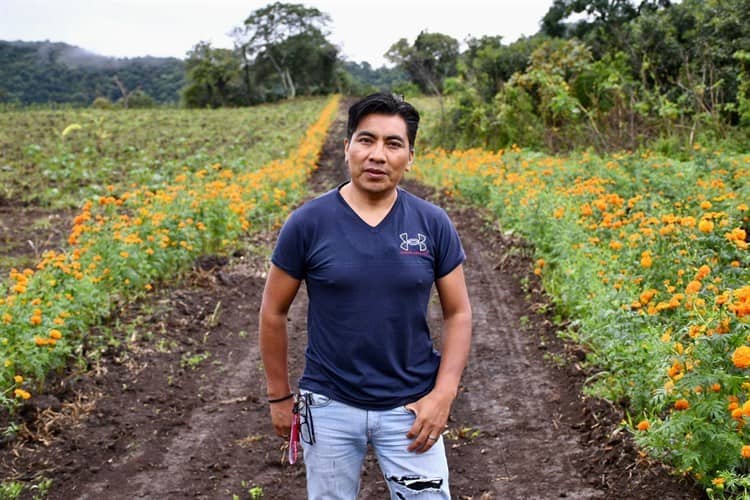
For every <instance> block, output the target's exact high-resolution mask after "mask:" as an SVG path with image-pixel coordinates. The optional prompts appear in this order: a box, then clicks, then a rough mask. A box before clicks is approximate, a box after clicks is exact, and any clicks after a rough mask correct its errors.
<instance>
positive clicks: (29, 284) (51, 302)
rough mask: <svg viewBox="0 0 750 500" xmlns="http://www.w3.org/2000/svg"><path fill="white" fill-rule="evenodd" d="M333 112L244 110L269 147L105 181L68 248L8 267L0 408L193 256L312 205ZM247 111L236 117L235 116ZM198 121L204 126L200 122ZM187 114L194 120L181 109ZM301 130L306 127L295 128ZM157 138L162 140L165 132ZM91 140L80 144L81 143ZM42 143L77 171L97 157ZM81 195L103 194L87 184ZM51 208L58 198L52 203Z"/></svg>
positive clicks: (314, 106) (329, 106)
mask: <svg viewBox="0 0 750 500" xmlns="http://www.w3.org/2000/svg"><path fill="white" fill-rule="evenodd" d="M337 109H338V98H337V97H334V98H331V99H330V100H329V101H328V102H327V103H326V102H325V101H323V100H314V101H308V102H306V103H304V104H302V105H293V104H287V105H282V106H276V107H267V108H262V109H260V111H259V112H258V114H257V115H255V116H252V115H253V113H255V110H248V111H245V112H244V114H248V115H251V116H252V117H251V118H250V117H245V118H246V120H248V125H249V124H254V125H255V127H256V128H257V129H256V130H254V131H252V134H254V135H256V136H257V137H259V138H262V137H265V135H264V132H263V130H267V129H268V130H272V131H273V132H272V133H271V135H272V139H271V140H270V142H268V141H267V142H264V143H263V146H262V147H259V148H253V147H250V148H245V149H242V150H241V151H240V148H238V151H237V152H235V153H234V154H233V155H230V156H228V157H226V158H224V159H225V161H226V163H225V164H222V163H218V162H217V163H206V162H205V160H200V159H196V158H193V159H192V160H191V161H190V162H187V163H186V164H185V165H184V166H182V167H177V166H176V165H177V162H176V160H170V162H169V163H170V164H174V165H173V167H171V168H166V169H164V170H159V175H158V176H157V175H156V174H154V175H152V176H151V177H150V181H151V182H149V183H148V184H138V183H132V182H130V181H128V182H123V180H122V176H124V177H126V178H127V177H128V169H127V167H128V166H129V165H124V166H123V167H122V168H119V169H115V170H112V171H110V172H109V174H108V175H109V176H108V177H104V178H105V179H106V181H107V182H108V184H107V186H106V187H105V188H104V194H101V195H96V196H93V197H91V198H89V199H88V200H87V201H85V203H84V204H83V206H82V208H81V210H80V212H79V213H78V215H77V216H76V217H75V219H74V221H73V228H72V231H71V233H70V236H69V237H68V241H67V245H66V246H65V248H64V249H62V250H60V251H48V252H46V253H45V254H44V255H43V258H42V259H41V261H40V262H38V263H37V264H36V266H35V268H34V269H31V268H26V269H22V270H18V269H13V270H11V272H10V276H9V279H8V280H5V281H4V282H3V283H0V332H1V338H0V403H1V404H3V405H4V406H6V407H8V408H11V409H12V408H13V407H14V406H16V405H17V404H18V403H19V402H20V401H23V400H26V399H29V398H30V397H33V395H34V394H36V393H38V392H39V391H42V390H43V384H44V381H45V378H46V377H47V375H48V374H49V372H50V370H53V369H56V368H59V367H61V366H63V365H64V364H65V363H66V362H69V361H70V359H71V357H73V358H74V357H75V356H76V355H80V352H81V346H82V344H83V343H84V342H85V340H86V339H85V336H86V334H87V332H88V331H89V330H90V328H91V327H92V326H93V325H96V324H98V322H100V321H101V320H102V319H103V318H105V317H107V316H108V315H109V314H111V312H112V311H114V310H115V309H116V307H117V306H118V305H121V304H123V303H125V302H127V301H129V300H133V299H134V298H136V297H139V296H142V295H144V294H147V293H148V292H149V291H150V290H151V289H152V288H153V287H154V286H155V285H157V284H158V283H161V282H162V281H166V280H168V279H170V278H172V277H173V276H175V275H176V274H178V273H179V272H181V271H182V270H184V269H186V268H187V267H189V266H190V265H191V264H192V262H193V261H194V260H195V258H196V257H197V256H200V255H205V254H211V253H216V252H221V251H223V250H224V251H225V250H226V249H231V248H232V245H236V244H237V242H238V241H239V239H240V238H241V236H242V235H244V234H246V233H247V232H249V231H251V230H255V229H257V228H263V227H267V226H268V225H271V224H274V223H276V222H278V220H279V219H280V217H282V216H283V215H285V214H286V213H287V212H288V210H289V207H290V206H291V205H293V204H294V203H296V202H298V201H299V200H300V199H301V198H302V196H304V194H305V180H306V178H307V177H308V176H309V174H310V172H311V171H312V170H313V169H314V168H315V162H316V160H317V156H318V152H319V151H320V149H321V147H322V143H323V140H324V139H325V136H326V132H327V130H328V127H329V126H330V124H331V122H332V120H333V117H334V116H335V113H336V111H337ZM201 113H202V112H201ZM209 113H212V112H209ZM244 114H243V113H239V112H236V113H234V117H233V118H234V120H237V119H238V117H239V116H240V115H242V116H244ZM192 115H193V117H195V118H198V119H199V120H206V115H204V114H198V113H192ZM0 116H2V115H0ZM47 116H48V115H42V116H41V117H38V118H43V117H47ZM50 116H53V117H54V118H55V119H58V120H61V119H62V117H61V116H58V115H56V114H53V115H50ZM64 116H65V117H66V118H70V117H69V116H68V115H64ZM154 116H155V115H154ZM222 116H223V117H226V116H229V114H228V111H226V110H225V111H223V112H222V114H220V115H219V116H217V118H221V117H222ZM289 116H292V117H294V119H293V120H289V118H288V117H289ZM182 117H183V118H188V114H186V113H184V112H183V114H182ZM3 118H4V119H8V118H13V117H12V116H11V117H8V116H3ZM79 118H80V117H79ZM135 118H136V120H135V125H136V128H137V127H138V126H140V124H142V122H141V120H142V119H144V118H147V119H150V118H149V116H148V115H135ZM44 119H46V118H44ZM120 119H121V120H122V118H120ZM258 119H260V121H259V122H258ZM253 120H255V121H253ZM271 123H275V124H276V125H277V127H276V128H274V127H271V126H269V125H270V124H271ZM300 123H302V124H305V126H306V128H303V129H301V130H298V129H299V126H300ZM124 124H125V121H122V125H123V126H124ZM132 125H133V124H131V126H132ZM221 125H222V124H221V120H219V121H216V122H213V124H212V126H213V129H212V130H213V134H217V135H220V134H221V128H222V127H221ZM239 128H240V129H241V128H242V127H239ZM170 130H171V132H172V133H176V132H177V131H178V130H180V127H179V126H172V127H168V128H167V129H165V130H163V131H162V133H166V132H168V131H170ZM133 132H134V133H136V130H135V129H134V130H133ZM153 132H154V133H155V134H156V135H157V136H158V134H159V132H158V127H157V129H154V131H153ZM249 132H250V131H249ZM182 133H187V132H186V131H185V130H182ZM206 133H207V132H206ZM192 134H193V135H192V136H191V137H190V138H189V140H187V141H186V142H190V141H193V142H197V143H201V144H203V140H201V139H200V137H201V136H203V135H204V131H203V130H202V129H200V128H197V129H193V131H192ZM208 137H209V138H210V137H211V135H208ZM266 139H267V138H266ZM67 140H68V138H64V137H62V136H60V137H59V138H57V141H67ZM70 140H71V141H72V140H74V139H70ZM89 140H92V139H91V138H90V137H88V136H84V137H82V138H81V141H82V142H83V143H84V144H86V143H87V142H88V141H89ZM118 141H119V142H125V139H122V138H120V139H119V140H118ZM177 142H178V143H181V142H182V141H177ZM259 142H260V141H259ZM46 144H47V146H46V147H47V149H48V150H49V151H59V149H60V148H63V149H65V148H66V147H67V148H69V149H67V150H69V151H71V152H70V157H71V158H72V160H71V161H72V162H73V163H76V164H84V163H88V162H93V161H94V158H96V155H95V154H93V153H91V151H87V148H88V146H84V147H82V148H81V149H79V147H78V146H76V145H73V146H70V145H69V146H65V145H62V146H61V145H60V144H59V143H58V142H56V140H55V139H52V140H49V142H47V143H46ZM74 144H77V143H74ZM152 146H153V144H152ZM157 147H159V146H158V145H157ZM269 150H270V151H269ZM287 150H290V151H289V152H288V153H285V151H287ZM116 151H117V152H112V151H110V153H111V154H112V155H114V156H115V157H117V155H118V154H119V153H118V152H120V150H119V149H116ZM181 151H182V150H180V149H178V150H177V152H176V154H180V152H181ZM274 151H275V155H274ZM145 153H146V152H143V151H141V152H140V153H139V154H145ZM19 154H21V153H19ZM55 154H57V153H55ZM173 154H175V153H173ZM227 154H229V153H227ZM92 155H93V156H92ZM102 155H104V156H103V158H102V160H101V161H102V163H104V164H106V163H108V160H110V159H111V158H110V157H107V156H106V153H104V152H102ZM274 156H276V159H270V158H273V157H274ZM20 157H23V155H22V154H21V156H20ZM198 158H202V156H201V155H198ZM258 158H260V159H262V163H261V162H259V161H258ZM10 160H11V161H12V160H13V156H12V153H11V158H10ZM34 161H38V162H39V164H38V166H39V167H40V168H41V166H42V165H44V164H49V163H50V162H51V160H50V159H49V158H46V159H41V160H38V159H36V160H34ZM18 164H20V162H19V163H17V165H18ZM59 173H60V175H62V176H64V175H65V174H64V172H62V171H61V172H59ZM130 174H132V172H130ZM167 174H170V175H171V177H170V178H168V179H167V178H166V177H165V176H166V175H167ZM97 175H101V176H105V175H106V174H105V173H102V172H98V174H97ZM50 189H54V188H50ZM81 189H82V190H83V191H90V190H92V189H96V187H95V186H92V185H90V184H88V185H82V186H81ZM48 194H49V191H44V195H45V196H48ZM49 202H50V203H51V204H54V203H57V202H59V200H56V199H54V198H53V197H50V198H49Z"/></svg>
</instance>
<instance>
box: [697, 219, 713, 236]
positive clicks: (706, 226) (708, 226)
mask: <svg viewBox="0 0 750 500" xmlns="http://www.w3.org/2000/svg"><path fill="white" fill-rule="evenodd" d="M698 230H699V231H700V232H702V233H710V232H711V231H713V230H714V223H713V222H711V221H710V220H708V219H701V221H700V222H699V223H698Z"/></svg>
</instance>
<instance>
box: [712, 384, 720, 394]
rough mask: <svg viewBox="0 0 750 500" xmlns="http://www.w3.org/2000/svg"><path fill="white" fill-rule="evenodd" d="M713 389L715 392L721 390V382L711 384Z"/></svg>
mask: <svg viewBox="0 0 750 500" xmlns="http://www.w3.org/2000/svg"><path fill="white" fill-rule="evenodd" d="M711 390H712V391H714V392H719V391H721V384H719V383H718V382H717V383H714V384H712V385H711Z"/></svg>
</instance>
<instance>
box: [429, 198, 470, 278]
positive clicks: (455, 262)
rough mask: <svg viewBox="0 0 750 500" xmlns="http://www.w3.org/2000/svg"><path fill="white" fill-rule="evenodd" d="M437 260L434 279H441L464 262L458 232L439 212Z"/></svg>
mask: <svg viewBox="0 0 750 500" xmlns="http://www.w3.org/2000/svg"><path fill="white" fill-rule="evenodd" d="M437 235H438V237H437V256H436V257H437V258H436V259H435V278H436V279H437V278H442V277H443V276H445V275H446V274H448V273H450V272H451V271H453V270H454V269H455V268H456V267H458V266H459V265H460V264H462V263H463V262H464V261H465V260H466V252H464V248H463V246H462V245H461V239H460V238H459V236H458V231H456V228H455V227H454V226H453V222H452V221H451V220H450V217H448V214H447V213H445V210H442V209H441V210H440V216H439V219H438V229H437Z"/></svg>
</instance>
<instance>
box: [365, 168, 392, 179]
mask: <svg viewBox="0 0 750 500" xmlns="http://www.w3.org/2000/svg"><path fill="white" fill-rule="evenodd" d="M364 173H365V174H366V175H367V176H368V177H373V178H379V177H384V176H386V175H388V174H387V172H386V171H385V170H382V169H379V168H366V169H364Z"/></svg>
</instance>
